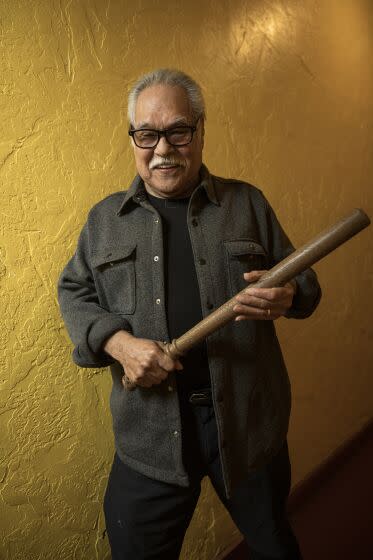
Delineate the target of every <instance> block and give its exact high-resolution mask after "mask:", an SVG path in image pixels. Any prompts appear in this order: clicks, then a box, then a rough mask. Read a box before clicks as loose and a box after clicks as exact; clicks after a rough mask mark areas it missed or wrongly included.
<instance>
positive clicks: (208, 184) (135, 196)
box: [117, 164, 220, 215]
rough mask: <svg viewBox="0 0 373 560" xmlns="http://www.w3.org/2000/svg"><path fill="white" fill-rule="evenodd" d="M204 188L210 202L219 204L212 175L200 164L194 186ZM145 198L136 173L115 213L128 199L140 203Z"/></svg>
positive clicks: (142, 185)
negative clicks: (198, 174) (196, 182)
mask: <svg viewBox="0 0 373 560" xmlns="http://www.w3.org/2000/svg"><path fill="white" fill-rule="evenodd" d="M202 188H203V189H204V190H205V192H206V194H207V197H208V199H209V200H210V202H213V203H214V204H216V205H217V206H220V203H219V199H218V196H217V193H216V189H215V185H214V181H213V178H212V175H211V174H210V172H209V170H208V169H207V167H206V166H205V165H204V164H202V166H201V169H200V183H199V185H198V186H197V187H196V189H195V190H197V189H202ZM145 198H146V190H145V186H144V182H143V180H142V179H141V177H140V175H136V177H135V178H134V180H133V181H132V183H131V185H130V187H129V189H128V190H127V191H126V193H125V195H124V198H123V200H122V202H121V204H120V207H119V209H118V212H117V214H118V215H119V214H121V213H122V212H124V210H125V209H126V208H127V206H128V205H129V203H130V201H133V202H134V203H136V204H140V203H141V202H142V201H143V200H144V199H145Z"/></svg>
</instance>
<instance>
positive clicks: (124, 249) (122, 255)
mask: <svg viewBox="0 0 373 560" xmlns="http://www.w3.org/2000/svg"><path fill="white" fill-rule="evenodd" d="M135 249H136V244H134V245H120V246H116V247H105V249H102V250H101V251H97V252H96V253H93V255H92V259H91V262H92V266H93V267H94V268H97V267H99V266H103V265H104V264H108V263H114V262H116V261H122V260H125V259H128V257H130V256H131V255H132V253H133V252H134V250H135Z"/></svg>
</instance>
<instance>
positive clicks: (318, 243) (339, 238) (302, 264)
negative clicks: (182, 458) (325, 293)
mask: <svg viewBox="0 0 373 560" xmlns="http://www.w3.org/2000/svg"><path fill="white" fill-rule="evenodd" d="M369 224H370V219H369V217H368V216H367V214H366V213H365V212H364V211H363V210H361V209H358V208H356V209H354V210H353V211H352V212H351V213H350V214H348V215H346V216H345V217H344V218H342V219H341V220H340V221H339V222H337V223H336V224H334V225H333V226H331V227H329V228H328V229H325V230H324V231H322V232H321V233H320V234H319V235H318V236H317V237H315V238H314V239H312V240H311V241H309V242H308V243H306V244H305V245H303V246H302V247H300V248H299V249H297V250H296V251H294V252H293V253H291V254H290V255H289V256H288V257H286V258H285V259H283V260H282V261H281V262H279V263H278V264H276V266H274V267H273V268H271V269H270V270H268V271H267V272H265V273H264V274H263V276H262V277H261V278H260V279H259V280H258V281H257V282H255V283H253V284H249V285H248V286H247V287H246V288H244V289H243V290H242V291H241V292H239V293H240V294H241V293H244V292H245V291H246V290H247V288H253V287H255V288H275V287H278V286H283V285H284V284H286V282H289V280H292V279H293V278H294V277H295V276H297V275H298V274H300V273H301V272H304V271H305V270H306V269H307V268H310V267H311V266H312V265H313V264H315V263H316V262H318V261H319V260H321V259H322V258H323V257H325V256H326V255H328V254H329V253H331V252H332V251H334V250H335V249H337V247H339V246H340V245H342V244H343V243H345V242H346V241H348V240H349V239H351V237H353V236H354V235H356V234H357V233H359V231H361V230H362V229H364V228H366V227H367V226H368V225H369ZM237 295H238V294H236V296H237ZM236 296H234V297H232V298H231V299H229V300H228V301H227V302H225V303H224V304H223V305H221V306H220V307H219V308H218V309H216V310H215V311H213V312H212V313H211V314H210V315H208V316H207V317H205V318H204V319H203V320H202V321H200V322H199V323H197V324H196V325H195V326H194V327H192V328H191V329H189V330H188V331H187V332H186V333H185V334H183V335H182V336H180V337H179V338H177V339H174V340H173V341H172V342H171V343H165V346H164V352H165V353H166V354H167V355H168V356H170V357H171V358H172V359H178V358H180V357H181V356H184V355H185V354H186V353H187V352H188V350H190V349H191V348H192V347H193V346H196V345H197V344H198V343H200V342H202V341H203V340H204V339H205V338H207V337H208V336H209V335H210V334H212V333H213V332H215V331H217V330H218V329H220V328H221V327H223V326H224V325H226V324H227V323H229V321H232V320H233V319H234V318H235V316H236V315H237V313H236V312H234V311H233V307H234V306H235V305H237V301H236ZM124 384H125V387H126V389H128V390H133V389H135V388H136V384H134V383H132V382H131V381H130V380H129V379H128V378H127V377H125V378H124Z"/></svg>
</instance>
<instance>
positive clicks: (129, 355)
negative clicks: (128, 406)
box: [104, 331, 183, 387]
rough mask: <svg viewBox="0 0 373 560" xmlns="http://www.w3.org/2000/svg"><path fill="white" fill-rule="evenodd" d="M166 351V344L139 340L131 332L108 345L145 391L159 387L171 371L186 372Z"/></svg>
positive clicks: (115, 337)
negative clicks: (164, 349) (146, 388)
mask: <svg viewBox="0 0 373 560" xmlns="http://www.w3.org/2000/svg"><path fill="white" fill-rule="evenodd" d="M162 347H163V343H162V342H158V341H155V340H148V339H146V338H136V337H135V336H133V335H132V334H130V333H129V332H127V331H118V332H116V333H114V334H113V335H112V336H111V337H110V338H108V340H107V341H106V343H105V344H104V350H105V352H107V354H110V356H112V357H113V358H114V359H115V360H117V361H118V362H119V363H120V364H121V365H122V367H123V369H124V371H125V375H126V377H127V378H128V379H129V381H130V382H131V383H134V384H135V385H140V386H141V387H151V386H152V385H159V384H160V383H162V381H164V380H165V379H166V378H167V376H168V374H169V373H170V372H171V371H174V370H175V369H176V370H178V371H180V370H182V369H183V366H182V364H181V362H180V361H179V360H173V359H172V358H170V357H169V356H167V354H165V352H164V351H163V349H162ZM122 383H123V385H124V379H123V380H122Z"/></svg>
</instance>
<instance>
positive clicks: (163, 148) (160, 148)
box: [154, 136, 174, 156]
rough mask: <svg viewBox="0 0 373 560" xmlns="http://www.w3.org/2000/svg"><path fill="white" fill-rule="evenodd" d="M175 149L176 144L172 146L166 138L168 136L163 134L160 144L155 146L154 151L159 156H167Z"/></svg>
mask: <svg viewBox="0 0 373 560" xmlns="http://www.w3.org/2000/svg"><path fill="white" fill-rule="evenodd" d="M173 150H174V146H171V144H169V143H168V142H167V140H166V136H161V137H160V139H159V142H158V144H157V145H156V147H155V148H154V153H155V154H156V155H157V156H165V155H167V154H169V153H170V152H172V151H173Z"/></svg>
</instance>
